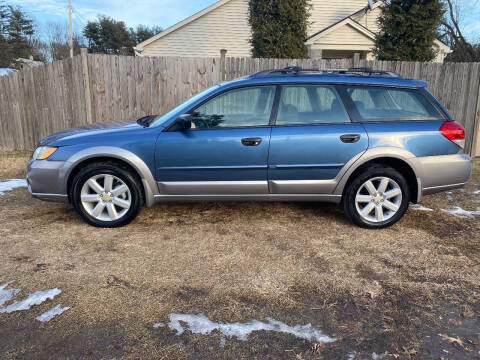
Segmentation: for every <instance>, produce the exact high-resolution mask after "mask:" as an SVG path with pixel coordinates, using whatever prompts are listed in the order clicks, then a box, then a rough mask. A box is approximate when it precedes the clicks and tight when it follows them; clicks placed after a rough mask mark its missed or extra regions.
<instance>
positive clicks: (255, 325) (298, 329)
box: [168, 314, 336, 344]
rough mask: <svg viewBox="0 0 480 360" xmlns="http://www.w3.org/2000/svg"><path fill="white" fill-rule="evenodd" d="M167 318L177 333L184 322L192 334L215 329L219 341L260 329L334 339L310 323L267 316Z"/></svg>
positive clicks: (327, 340)
mask: <svg viewBox="0 0 480 360" xmlns="http://www.w3.org/2000/svg"><path fill="white" fill-rule="evenodd" d="M169 318H170V322H169V323H168V327H169V328H170V329H171V330H175V331H176V332H177V335H181V334H183V333H184V331H185V329H184V328H183V326H182V324H181V323H180V322H184V323H186V324H187V329H188V330H190V331H191V332H192V333H194V334H203V335H210V334H211V333H212V332H214V331H215V330H217V331H219V332H220V334H221V343H222V339H223V338H224V337H228V338H233V337H235V338H237V339H238V340H242V341H246V340H247V339H248V336H249V335H250V334H251V333H252V332H254V331H260V330H265V331H275V332H281V333H285V334H291V335H294V336H296V337H297V338H300V339H304V340H308V341H311V342H315V343H318V344H325V343H330V342H333V341H335V340H336V339H334V338H331V337H329V336H327V335H325V334H324V333H323V332H322V331H320V330H318V329H316V328H314V327H313V326H312V325H311V324H307V325H295V326H289V325H286V324H285V323H283V322H281V321H277V320H274V319H271V318H267V319H266V320H267V321H266V322H262V321H258V320H252V321H249V322H246V323H238V322H237V323H221V322H218V323H215V322H212V321H211V320H210V319H208V318H207V317H206V316H205V315H203V314H199V315H190V314H170V315H169ZM223 342H224V340H223Z"/></svg>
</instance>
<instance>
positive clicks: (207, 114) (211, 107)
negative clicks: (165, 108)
mask: <svg viewBox="0 0 480 360" xmlns="http://www.w3.org/2000/svg"><path fill="white" fill-rule="evenodd" d="M275 90H276V87H275V86H255V87H245V88H240V89H235V90H231V91H228V92H226V93H223V94H221V95H218V96H217V97H215V98H213V99H211V100H209V101H207V102H206V103H205V104H203V105H200V106H199V107H198V108H196V109H195V110H194V111H193V112H192V122H193V125H194V126H192V128H196V129H216V128H232V127H233V128H237V127H254V126H267V125H268V124H269V121H270V114H271V112H272V107H273V102H274V98H275Z"/></svg>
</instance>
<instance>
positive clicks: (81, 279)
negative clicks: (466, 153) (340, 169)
mask: <svg viewBox="0 0 480 360" xmlns="http://www.w3.org/2000/svg"><path fill="white" fill-rule="evenodd" d="M25 162H26V157H25V156H24V155H21V154H20V155H19V154H8V155H2V156H1V157H0V180H4V179H7V178H15V177H19V176H21V175H24V164H25ZM479 170H480V163H477V166H476V171H475V174H474V178H473V180H472V182H471V184H470V185H469V186H468V187H467V188H466V189H465V190H464V191H455V192H454V193H453V195H452V200H448V199H447V196H446V195H445V194H438V195H435V196H430V197H427V198H425V200H424V202H423V205H424V206H428V207H431V208H433V209H435V211H434V212H431V213H430V212H420V211H409V212H408V214H407V215H406V216H405V218H404V219H403V220H402V221H401V222H400V223H399V224H397V225H395V226H393V227H392V228H390V229H386V230H382V231H369V230H364V229H359V228H357V227H354V226H352V225H350V224H349V223H347V222H346V220H345V218H344V216H343V214H342V212H341V211H340V210H339V209H338V208H337V207H336V206H332V205H326V204H304V203H299V204H297V203H285V204H283V203H276V204H270V203H225V204H223V203H208V204H207V203H200V204H168V205H159V206H156V207H154V208H152V209H144V210H143V211H142V213H141V214H140V216H139V217H138V219H137V220H135V221H134V222H133V223H132V224H131V225H130V226H128V227H126V228H122V229H117V230H106V229H94V228H91V227H89V226H88V225H86V224H84V223H83V222H82V221H81V220H80V219H79V217H78V216H77V215H76V214H75V212H74V211H73V210H72V209H71V207H70V206H67V205H61V204H51V203H45V202H41V201H38V200H35V199H32V198H31V197H30V196H29V195H28V194H27V193H26V191H25V190H24V189H18V190H15V191H12V192H8V193H6V194H5V195H3V196H0V224H1V225H0V254H1V255H0V259H1V262H0V284H1V283H4V282H6V281H10V280H14V281H15V284H14V285H15V287H17V288H21V289H23V290H22V292H23V293H24V294H26V293H30V292H33V291H36V290H42V289H46V288H52V287H59V288H61V289H62V290H63V293H62V294H61V295H60V296H59V297H58V298H56V299H55V303H61V304H62V306H71V307H72V309H71V310H70V311H68V312H66V313H64V314H63V315H61V316H60V317H58V318H57V319H55V320H53V321H51V322H49V323H46V324H40V323H38V322H36V321H34V317H35V316H38V315H39V314H40V313H41V312H43V311H46V310H47V309H49V308H50V307H51V306H52V302H49V303H45V304H42V305H40V306H38V307H35V308H33V309H32V310H30V311H28V312H18V313H13V314H9V315H6V314H2V315H0V324H1V325H0V358H3V357H5V358H48V357H53V358H65V357H70V358H156V359H186V358H199V359H218V358H225V359H231V358H239V359H241V358H244V359H252V358H259V359H263V358H273V359H277V358H302V359H308V358H319V357H322V358H331V359H338V358H347V355H348V354H349V353H355V354H356V356H357V357H356V358H357V359H363V358H365V359H366V358H371V354H372V352H376V353H377V354H378V353H383V352H385V351H387V352H389V353H392V354H399V355H400V357H401V358H409V357H412V356H413V350H415V352H417V355H416V356H417V358H422V359H428V358H438V357H439V356H441V355H442V356H444V357H447V356H453V357H451V358H456V359H459V358H469V357H472V356H475V355H478V351H479V350H480V348H479V347H478V346H476V345H471V344H469V348H470V350H472V351H471V352H469V351H467V350H464V349H463V348H461V347H458V348H455V347H453V346H452V345H451V344H448V341H447V342H446V341H444V340H442V338H440V337H439V336H438V333H448V335H450V336H454V335H458V336H463V338H466V337H469V338H471V339H472V340H473V341H474V342H476V343H478V341H479V340H480V339H476V338H475V336H477V335H476V333H478V332H479V330H478V329H479V328H480V320H479V318H478V316H479V310H480V306H479V304H478V300H479V299H480V275H479V274H480V271H479V270H480V235H479V231H480V217H477V218H476V219H474V220H471V219H466V220H462V219H457V218H455V217H453V216H452V215H449V214H445V213H443V212H441V211H440V209H441V208H443V209H447V208H452V207H453V206H457V205H458V206H461V207H462V208H464V209H468V210H475V209H476V208H477V207H480V203H478V201H479V200H480V195H476V196H474V195H472V194H471V193H472V191H473V190H476V189H480V185H478V184H480V172H479ZM173 312H180V313H194V314H198V313H204V314H205V315H207V316H208V317H209V318H210V319H212V320H215V321H225V322H234V321H242V322H244V321H248V320H251V319H259V320H262V319H264V318H265V317H267V316H268V317H273V318H275V319H278V320H281V321H284V322H286V323H288V324H290V325H295V324H306V323H309V322H311V323H312V324H313V325H315V326H317V327H319V328H321V329H322V330H324V331H325V332H326V333H327V334H328V335H331V336H334V337H336V338H337V339H338V340H337V341H336V342H335V343H332V344H329V345H328V346H327V347H326V348H325V349H323V350H322V351H321V355H318V354H315V353H314V352H312V351H311V350H310V348H311V344H309V343H306V342H304V341H300V340H298V339H296V338H294V337H292V336H288V335H281V334H276V333H267V332H257V333H254V334H252V336H250V338H249V340H248V341H246V342H242V341H237V340H227V342H226V345H225V347H223V348H222V347H220V346H219V339H218V337H207V336H203V335H193V334H191V333H190V332H188V331H187V332H186V333H184V334H183V335H182V336H175V335H174V332H173V331H170V330H168V329H167V328H161V329H153V327H152V325H153V323H155V322H158V321H162V322H168V315H169V314H170V313H173ZM460 313H462V314H464V316H463V317H459V316H458V315H457V314H460ZM440 317H441V318H440ZM444 349H446V350H447V351H449V352H450V355H448V354H446V353H445V352H443V350H444ZM452 354H454V355H452Z"/></svg>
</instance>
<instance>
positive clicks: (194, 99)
mask: <svg viewBox="0 0 480 360" xmlns="http://www.w3.org/2000/svg"><path fill="white" fill-rule="evenodd" d="M219 86H220V85H215V86H213V87H211V88H209V89H207V90H205V91H202V92H201V93H199V94H197V95H195V96H194V97H192V98H190V99H189V100H187V101H186V102H184V103H183V104H181V105H179V106H177V107H176V108H174V109H173V110H170V111H169V112H167V113H166V114H164V115H159V116H158V117H157V118H156V119H155V120H154V121H153V122H152V124H151V125H150V126H156V125H160V124H163V123H164V122H165V121H167V120H168V119H170V118H172V117H173V116H175V115H176V116H180V115H182V114H184V113H185V111H186V109H188V108H189V107H190V106H191V105H193V104H194V103H195V102H197V101H198V100H200V99H201V98H203V97H204V96H205V95H207V94H209V93H210V92H212V91H213V89H216V88H218V87H219Z"/></svg>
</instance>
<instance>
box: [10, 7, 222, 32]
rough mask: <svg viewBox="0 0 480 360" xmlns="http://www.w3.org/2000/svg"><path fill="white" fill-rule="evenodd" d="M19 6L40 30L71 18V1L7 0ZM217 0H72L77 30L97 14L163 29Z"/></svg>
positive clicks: (128, 22) (128, 23)
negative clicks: (69, 5)
mask: <svg viewBox="0 0 480 360" xmlns="http://www.w3.org/2000/svg"><path fill="white" fill-rule="evenodd" d="M6 2H7V3H10V4H15V5H19V6H20V7H21V8H22V9H23V10H24V11H25V12H26V13H27V14H28V15H29V16H30V17H31V18H33V19H35V20H36V22H37V23H38V25H39V28H40V30H42V28H43V27H45V26H46V25H47V24H48V23H49V22H56V23H66V22H67V21H68V0H7V1H6ZM215 2H216V0H72V8H73V26H74V30H76V31H78V32H81V29H82V28H83V27H84V26H85V25H86V23H87V22H88V21H89V20H94V19H95V18H96V17H97V15H99V14H101V15H107V16H109V17H111V18H113V19H115V20H122V21H124V22H125V23H126V24H127V26H128V27H136V26H137V25H139V24H143V25H149V26H152V25H159V26H161V27H162V28H163V29H166V28H167V27H170V26H172V25H174V24H176V23H177V22H179V21H181V20H183V19H185V18H186V17H188V16H190V15H193V14H194V13H196V12H198V11H201V10H203V9H204V8H206V7H208V6H210V5H211V4H213V3H215Z"/></svg>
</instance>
